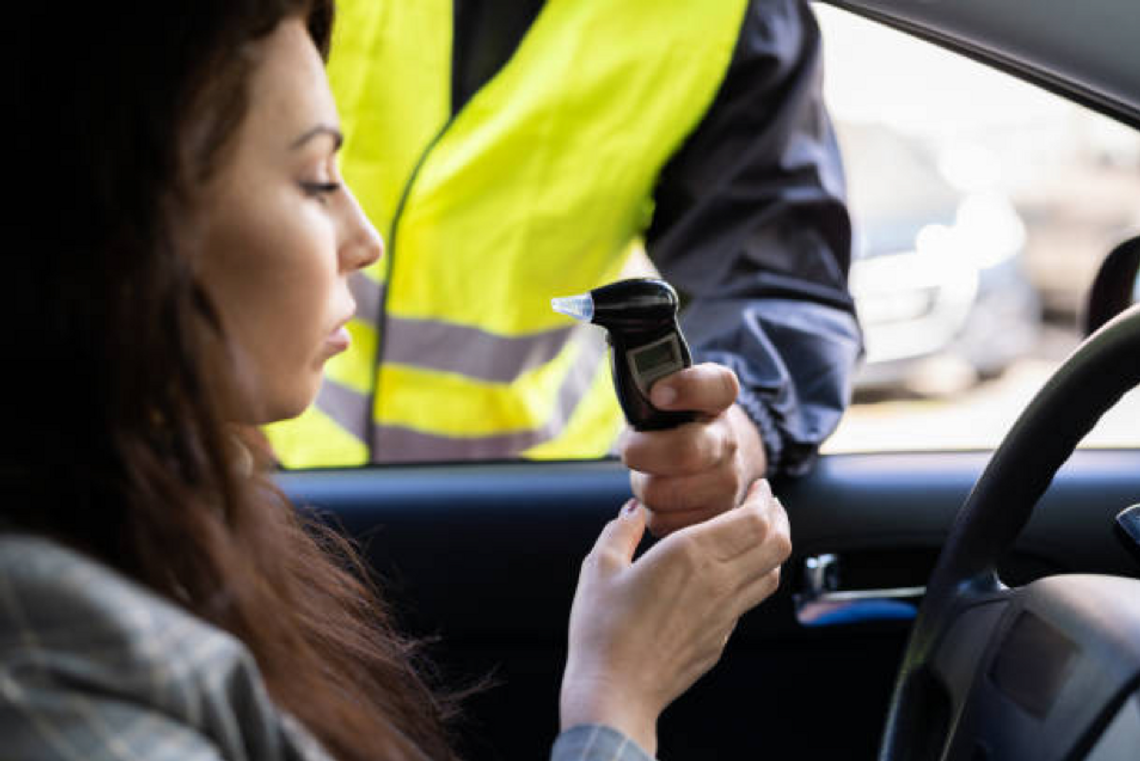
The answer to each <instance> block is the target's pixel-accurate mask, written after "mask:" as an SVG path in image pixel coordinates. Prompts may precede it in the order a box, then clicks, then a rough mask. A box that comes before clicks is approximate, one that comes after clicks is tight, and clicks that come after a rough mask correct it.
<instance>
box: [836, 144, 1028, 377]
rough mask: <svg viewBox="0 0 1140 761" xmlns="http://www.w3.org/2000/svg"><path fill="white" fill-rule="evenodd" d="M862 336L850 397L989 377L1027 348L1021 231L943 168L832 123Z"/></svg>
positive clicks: (1011, 213) (925, 156) (997, 198)
mask: <svg viewBox="0 0 1140 761" xmlns="http://www.w3.org/2000/svg"><path fill="white" fill-rule="evenodd" d="M837 131H838V134H839V140H840V144H841V147H842V150H843V157H844V163H845V167H846V172H847V182H848V202H849V206H850V209H851V215H852V220H853V225H854V232H855V247H854V249H855V250H854V256H853V259H852V264H851V274H850V284H851V291H852V294H853V296H854V298H855V305H856V308H857V310H858V313H859V318H860V322H861V323H862V326H863V330H864V339H865V344H866V356H865V359H864V364H863V366H862V368H861V369H860V372H859V374H858V375H857V378H856V388H857V390H859V391H872V390H880V391H881V390H887V389H893V390H899V389H903V390H907V391H911V392H917V393H924V394H925V393H945V392H950V391H956V390H960V389H961V388H962V387H964V386H966V385H969V384H970V383H972V382H974V381H976V380H978V379H982V378H990V377H993V376H996V375H998V374H1000V373H1001V372H1002V370H1004V369H1005V367H1006V366H1007V365H1008V364H1009V363H1010V362H1011V361H1013V360H1014V359H1015V358H1016V357H1018V356H1019V355H1023V354H1024V353H1025V351H1026V348H1027V347H1029V346H1031V345H1032V344H1033V343H1034V341H1036V340H1037V335H1038V331H1039V324H1040V303H1039V299H1038V297H1037V294H1036V292H1035V290H1034V288H1033V286H1032V284H1031V283H1030V281H1029V280H1028V278H1027V276H1026V273H1025V270H1024V267H1023V262H1022V255H1023V252H1024V249H1025V240H1026V234H1025V225H1024V224H1023V223H1022V220H1021V217H1020V216H1019V215H1018V213H1017V211H1016V210H1015V209H1014V207H1013V204H1012V203H1011V202H1010V201H1009V199H1008V197H1007V196H1005V195H1004V194H1003V193H1001V192H1000V191H997V190H992V189H991V190H978V191H972V192H971V191H963V190H959V189H958V188H957V187H955V185H954V184H952V183H951V182H950V181H949V179H948V178H947V177H946V176H945V174H946V172H945V170H944V169H943V167H944V166H945V164H946V162H939V161H938V159H937V158H936V157H935V156H933V155H931V151H930V149H929V148H927V147H926V146H925V145H923V144H922V143H920V142H918V141H917V140H914V139H911V138H909V137H907V136H905V135H903V134H901V133H899V132H897V131H895V130H893V129H891V128H889V127H887V126H885V125H882V124H875V123H862V124H860V123H850V122H847V123H839V124H838V125H837Z"/></svg>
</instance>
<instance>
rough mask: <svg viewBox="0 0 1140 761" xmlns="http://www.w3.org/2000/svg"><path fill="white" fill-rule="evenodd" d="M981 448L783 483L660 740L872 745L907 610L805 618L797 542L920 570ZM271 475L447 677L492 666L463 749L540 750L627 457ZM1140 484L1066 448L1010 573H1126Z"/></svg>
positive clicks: (718, 754)
mask: <svg viewBox="0 0 1140 761" xmlns="http://www.w3.org/2000/svg"><path fill="white" fill-rule="evenodd" d="M986 461H987V455H985V454H982V453H953V454H946V453H929V454H906V455H843V456H829V457H825V458H822V460H821V461H820V464H819V466H818V467H817V468H816V470H815V472H814V473H813V474H812V475H811V476H810V477H809V478H806V479H802V480H800V481H797V482H794V483H787V484H777V485H776V491H777V493H778V494H779V495H780V496H781V499H782V501H783V502H784V504H785V505H786V507H787V509H788V512H789V514H790V516H791V520H792V537H793V544H794V546H795V551H794V554H793V557H792V559H791V560H790V561H789V563H788V565H787V566H785V571H784V576H783V583H782V585H781V590H780V592H779V593H778V594H777V595H776V596H775V597H774V598H773V599H772V600H770V601H768V602H767V603H765V604H764V605H762V606H761V607H760V608H758V609H757V610H755V611H753V612H752V613H750V614H749V615H748V616H746V617H745V618H744V619H743V620H742V621H741V624H740V626H739V627H738V629H737V632H736V634H734V636H733V639H732V641H731V642H730V643H729V646H728V648H727V651H726V654H725V657H724V659H723V660H722V662H721V663H720V664H719V665H718V666H717V667H716V668H715V669H714V670H713V671H712V672H711V673H710V674H709V675H708V676H706V677H705V678H704V679H702V680H701V681H700V682H698V684H697V685H696V686H695V687H694V688H693V689H692V690H691V691H690V692H689V693H688V694H687V695H685V696H684V697H682V698H681V699H680V700H679V701H678V702H677V703H676V704H675V705H674V706H672V707H671V708H670V709H669V710H668V711H666V713H665V715H664V716H663V717H662V721H661V726H660V753H661V755H662V757H664V758H690V759H698V758H701V759H704V758H734V757H771V756H772V754H773V753H778V752H789V751H794V752H795V753H797V756H798V757H800V758H824V757H828V758H856V759H863V758H872V757H873V756H874V754H875V751H876V749H877V746H878V739H879V734H880V731H881V728H882V721H883V716H884V714H885V711H886V706H887V701H888V699H889V697H890V689H891V685H892V681H893V679H894V675H895V671H896V667H897V662H898V658H899V657H900V655H901V652H902V647H903V645H904V644H905V637H906V631H907V622H905V621H867V622H864V623H855V624H847V625H841V626H832V627H820V628H805V627H803V626H801V625H800V624H799V623H797V621H796V619H795V614H794V602H793V594H794V593H795V592H796V591H797V590H798V588H799V586H800V585H801V583H802V573H801V570H800V569H801V567H802V562H803V559H804V558H805V557H806V556H808V555H817V554H823V553H834V554H836V555H837V556H839V557H841V558H843V559H844V563H845V568H847V569H850V570H851V573H852V576H851V578H850V579H845V582H848V583H850V584H852V585H854V586H862V584H863V582H868V583H871V584H873V585H880V584H893V583H897V584H907V583H910V582H911V581H913V580H915V579H918V580H920V582H921V580H922V579H924V578H925V575H926V574H927V573H928V571H929V566H930V564H931V563H932V562H933V559H934V557H935V554H936V551H937V548H938V546H939V545H940V543H941V541H942V538H943V537H944V536H945V534H946V532H947V530H948V528H949V526H950V524H951V522H952V520H953V518H954V515H955V513H956V511H957V508H958V506H959V505H960V504H961V503H962V501H963V500H964V499H965V496H966V494H967V493H968V492H969V489H970V487H971V486H972V485H973V482H974V480H975V479H976V478H977V476H978V475H979V474H980V473H981V471H982V469H983V468H984V466H985V463H986ZM279 482H280V484H281V485H282V487H283V488H284V489H285V490H286V492H287V493H288V494H289V495H290V497H291V498H292V499H293V500H294V501H295V503H297V504H298V505H302V506H308V507H312V508H315V509H318V510H320V511H322V512H325V513H327V514H328V516H329V517H330V519H331V520H334V521H335V522H339V523H340V524H341V525H343V527H344V528H345V530H347V531H348V532H349V533H351V534H352V535H354V536H355V537H357V538H358V539H360V540H361V541H362V542H363V544H364V547H365V549H366V552H367V555H368V559H369V561H370V562H371V563H372V564H373V566H374V568H375V569H376V570H377V571H378V573H379V574H380V577H381V579H382V584H383V586H384V588H385V590H386V593H387V595H388V597H389V598H390V599H391V600H392V602H393V604H394V605H395V607H396V608H397V609H398V610H399V611H400V612H401V613H402V620H403V621H404V623H405V625H406V626H407V627H408V628H409V629H410V630H412V631H413V632H415V633H417V634H420V635H430V636H434V635H438V636H439V638H440V639H439V641H438V643H436V644H434V645H432V646H431V648H430V652H431V654H432V655H433V656H434V657H435V659H436V661H437V662H438V663H439V665H440V669H441V671H442V673H443V675H444V677H445V679H447V680H449V681H451V682H452V683H454V684H460V685H462V684H463V683H465V682H469V681H471V680H474V679H478V678H480V677H483V676H489V677H490V678H491V680H492V681H493V682H494V683H495V686H492V687H489V688H487V689H485V690H483V691H482V692H480V693H478V694H477V695H476V696H475V697H473V698H471V699H469V701H468V702H467V704H466V705H467V717H466V719H465V723H464V724H463V725H462V726H461V727H460V733H461V736H462V739H461V746H462V747H463V748H464V750H465V751H466V752H467V754H468V756H469V757H470V758H472V759H495V758H501V759H523V758H543V757H545V755H546V754H547V753H548V749H549V744H550V742H551V740H552V739H553V737H554V735H555V734H556V732H557V697H558V682H559V679H560V676H561V668H562V660H563V658H564V655H565V640H566V622H567V617H568V614H569V609H570V602H571V599H572V596H573V592H574V585H575V582H576V579H577V573H578V566H579V564H580V562H581V559H582V558H583V557H584V556H585V554H586V553H587V552H588V551H589V549H590V547H591V546H592V544H593V542H594V539H595V538H596V537H597V534H598V532H599V531H600V529H601V527H602V525H603V524H604V523H605V522H606V521H607V520H609V519H610V518H611V517H613V516H614V515H615V514H616V513H617V511H618V509H619V508H620V506H621V505H622V503H623V502H624V501H625V500H626V499H627V498H628V496H629V483H628V477H627V474H626V471H625V470H624V468H623V467H622V466H621V465H620V463H617V462H612V461H610V462H588V463H548V464H543V463H503V464H462V465H449V466H423V467H400V468H389V467H385V468H372V469H366V470H356V471H312V472H298V473H286V474H282V475H281V476H280V479H279ZM1137 501H1140V453H1137V452H1130V451H1086V452H1079V453H1077V454H1076V455H1075V456H1074V457H1073V458H1072V460H1071V461H1070V462H1069V463H1068V464H1067V465H1066V466H1065V468H1063V469H1062V471H1061V472H1060V473H1059V474H1058V476H1057V478H1056V480H1055V482H1054V484H1053V487H1052V488H1051V489H1050V491H1049V493H1048V494H1047V495H1046V497H1045V498H1044V499H1043V501H1042V504H1041V505H1040V506H1039V508H1038V511H1037V513H1036V514H1035V515H1034V518H1033V520H1032V522H1031V523H1030V525H1029V527H1028V528H1027V530H1026V532H1025V535H1024V536H1023V537H1022V541H1021V542H1020V544H1019V545H1018V548H1017V551H1016V552H1015V553H1014V555H1013V556H1012V557H1011V558H1010V559H1009V562H1008V564H1007V565H1008V573H1007V576H1008V577H1009V578H1010V579H1012V580H1013V581H1015V582H1021V581H1024V580H1027V579H1028V578H1033V577H1035V576H1037V575H1041V574H1042V573H1047V572H1051V571H1073V570H1080V571H1086V572H1101V573H1124V574H1131V575H1136V574H1137V571H1138V570H1140V569H1138V568H1137V566H1136V564H1135V562H1134V561H1133V560H1132V558H1131V557H1130V556H1129V555H1128V554H1127V553H1126V552H1125V551H1124V550H1123V549H1122V548H1121V547H1119V546H1118V545H1117V543H1116V540H1115V538H1114V537H1113V533H1112V517H1113V516H1114V515H1115V514H1116V512H1118V511H1119V510H1120V509H1121V508H1123V507H1125V506H1126V505H1128V504H1132V503H1135V502H1137ZM896 573H897V574H898V578H897V580H896V579H893V578H891V577H892V575H893V574H896ZM876 574H877V576H876Z"/></svg>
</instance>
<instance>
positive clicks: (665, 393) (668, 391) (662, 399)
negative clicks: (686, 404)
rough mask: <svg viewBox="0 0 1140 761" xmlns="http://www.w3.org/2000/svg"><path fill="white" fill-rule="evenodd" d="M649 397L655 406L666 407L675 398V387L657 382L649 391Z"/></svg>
mask: <svg viewBox="0 0 1140 761" xmlns="http://www.w3.org/2000/svg"><path fill="white" fill-rule="evenodd" d="M649 396H650V399H652V401H653V404H654V405H655V406H657V407H668V406H669V405H670V404H672V403H673V400H674V399H676V398H677V389H675V388H673V387H672V386H669V385H667V384H664V383H658V384H657V385H656V386H654V387H653V390H652V391H651V392H649Z"/></svg>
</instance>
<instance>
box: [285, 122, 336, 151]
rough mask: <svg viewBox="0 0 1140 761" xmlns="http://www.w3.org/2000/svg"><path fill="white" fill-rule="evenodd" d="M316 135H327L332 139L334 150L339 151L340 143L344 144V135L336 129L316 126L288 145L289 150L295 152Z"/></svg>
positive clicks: (327, 126) (322, 125)
mask: <svg viewBox="0 0 1140 761" xmlns="http://www.w3.org/2000/svg"><path fill="white" fill-rule="evenodd" d="M318 135H329V136H330V137H332V139H333V148H334V149H339V148H340V146H341V143H343V142H344V135H342V134H341V132H340V130H339V129H337V128H336V127H333V126H330V125H328V124H318V125H317V126H315V127H313V128H312V129H311V130H308V131H306V132H305V133H304V134H302V135H301V136H300V137H298V138H297V139H296V140H294V141H293V142H292V143H291V144H290V145H289V149H290V150H296V149H297V148H300V147H301V146H302V145H304V144H305V143H307V142H309V141H310V140H312V139H313V138H315V137H317V136H318Z"/></svg>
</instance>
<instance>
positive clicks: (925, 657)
mask: <svg viewBox="0 0 1140 761" xmlns="http://www.w3.org/2000/svg"><path fill="white" fill-rule="evenodd" d="M1138 384H1140V305H1137V306H1134V307H1131V308H1130V309H1128V310H1126V311H1125V312H1122V313H1121V314H1120V315H1118V316H1117V317H1116V318H1114V319H1113V320H1111V321H1109V322H1108V323H1106V324H1105V325H1104V326H1103V327H1101V328H1100V330H1098V331H1097V332H1096V333H1095V334H1093V335H1092V336H1090V337H1089V338H1088V339H1086V340H1085V341H1084V343H1082V344H1081V346H1080V347H1079V348H1078V349H1077V350H1076V351H1075V352H1074V353H1073V354H1072V356H1070V357H1069V359H1068V360H1067V361H1066V362H1065V363H1064V364H1063V365H1062V366H1061V367H1060V368H1059V369H1058V370H1057V371H1056V373H1054V375H1053V376H1052V378H1050V379H1049V381H1048V382H1047V383H1046V384H1045V386H1044V387H1043V388H1042V389H1041V391H1040V392H1038V394H1037V396H1036V397H1035V398H1034V399H1033V401H1032V402H1031V403H1030V405H1029V406H1028V407H1027V408H1026V409H1025V411H1024V412H1023V413H1022V414H1021V417H1020V418H1019V419H1018V420H1017V422H1016V423H1015V424H1014V426H1013V428H1012V429H1011V430H1010V431H1009V433H1008V434H1007V435H1006V437H1005V440H1004V441H1003V442H1002V444H1001V446H1000V447H998V449H997V451H996V452H995V453H994V455H993V457H992V459H991V460H990V462H989V464H988V466H987V467H986V469H985V471H984V472H983V474H982V476H981V478H980V479H979V480H978V482H977V484H975V486H974V488H973V490H972V491H971V493H970V495H969V497H968V498H967V499H966V502H965V504H963V506H962V508H961V510H960V511H959V512H958V516H957V518H956V519H955V522H954V525H953V527H952V528H951V530H950V535H949V538H948V539H947V542H946V544H945V546H944V547H943V549H942V553H941V555H940V556H939V559H938V563H937V565H936V566H935V569H934V571H933V573H932V575H931V578H930V583H929V584H928V585H927V591H926V596H925V598H924V599H923V602H922V606H921V608H920V609H919V613H918V617H917V618H916V620H915V623H914V627H913V629H912V630H911V634H910V640H909V642H908V644H907V649H906V653H905V655H904V656H903V661H902V665H901V667H900V670H899V675H898V679H897V681H896V684H895V690H894V694H893V696H892V698H891V706H890V711H889V714H888V719H887V725H886V730H885V733H884V736H883V742H882V745H881V747H880V751H879V760H880V761H918V760H920V759H922V760H925V759H944V760H946V761H958V760H961V761H983V760H984V759H993V760H994V761H998V760H999V759H1000V760H1001V761H1007V760H1009V761H1017V760H1019V759H1033V761H1052V760H1053V759H1056V761H1069V760H1070V759H1083V758H1085V755H1086V754H1087V753H1088V752H1089V750H1090V749H1091V748H1093V747H1094V745H1095V744H1096V743H1097V742H1098V738H1100V737H1101V735H1102V733H1103V732H1104V730H1105V728H1106V727H1109V726H1111V727H1112V731H1113V732H1114V733H1116V734H1117V735H1120V733H1122V732H1123V733H1124V734H1125V735H1127V737H1126V738H1125V739H1124V740H1122V742H1124V743H1125V744H1124V745H1122V746H1120V747H1121V748H1126V749H1127V750H1120V751H1108V753H1109V755H1107V756H1105V757H1106V758H1129V759H1132V758H1138V757H1140V756H1137V755H1133V754H1136V753H1137V752H1138V751H1137V749H1138V748H1140V722H1138V721H1137V720H1136V718H1137V717H1131V716H1129V717H1128V722H1123V720H1117V719H1115V718H1114V717H1117V716H1118V712H1119V715H1120V716H1124V715H1125V712H1124V711H1122V710H1121V706H1123V705H1124V704H1125V702H1126V701H1129V700H1131V701H1132V703H1131V705H1132V706H1136V707H1140V580H1137V579H1129V578H1124V577H1118V576H1098V575H1082V574H1064V575H1058V576H1050V577H1046V578H1042V579H1039V580H1037V581H1035V582H1033V583H1031V584H1027V585H1025V586H1023V587H1019V588H1008V587H1006V586H1005V585H1003V584H1002V583H1001V582H1000V580H999V579H998V577H997V573H996V570H995V568H996V563H997V561H998V559H999V558H1000V557H1001V556H1002V554H1003V553H1004V552H1005V551H1006V550H1007V549H1008V548H1009V547H1011V546H1012V545H1013V542H1014V540H1015V539H1016V538H1017V536H1018V534H1019V533H1020V532H1021V530H1022V528H1023V527H1024V526H1025V524H1026V523H1027V522H1028V520H1029V516H1030V515H1031V514H1032V512H1033V508H1034V506H1035V505H1036V504H1037V501H1038V499H1040V497H1041V495H1042V494H1044V493H1045V490H1046V489H1047V488H1048V487H1049V484H1050V482H1051V481H1052V480H1053V476H1054V475H1055V474H1056V472H1057V469H1058V468H1059V467H1060V466H1061V465H1062V464H1063V463H1064V462H1065V460H1067V459H1068V458H1069V456H1070V455H1071V454H1072V452H1073V450H1074V449H1075V448H1076V446H1077V444H1078V443H1079V442H1080V440H1081V439H1082V438H1083V437H1084V436H1085V434H1086V433H1088V431H1089V430H1090V429H1091V428H1092V427H1093V425H1094V424H1095V423H1096V421H1097V420H1098V419H1099V418H1100V416H1101V415H1102V414H1103V413H1104V412H1105V411H1106V410H1108V409H1109V408H1110V407H1112V406H1113V405H1114V404H1115V403H1116V402H1117V400H1119V399H1120V397H1121V396H1123V395H1124V394H1125V393H1126V392H1127V391H1129V390H1130V389H1132V388H1133V387H1134V386H1137V385H1138ZM1108 530H1109V527H1107V526H1106V531H1108ZM1135 713H1137V711H1136V709H1135V708H1133V709H1131V714H1135ZM1124 723H1128V724H1129V726H1127V727H1124V728H1123V729H1121V728H1120V727H1123V725H1124ZM1117 725H1120V727H1118V726H1117ZM1103 752H1104V750H1103V746H1102V747H1101V748H1098V753H1103ZM1117 753H1120V754H1122V755H1117Z"/></svg>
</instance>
